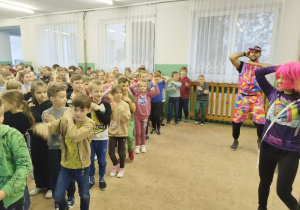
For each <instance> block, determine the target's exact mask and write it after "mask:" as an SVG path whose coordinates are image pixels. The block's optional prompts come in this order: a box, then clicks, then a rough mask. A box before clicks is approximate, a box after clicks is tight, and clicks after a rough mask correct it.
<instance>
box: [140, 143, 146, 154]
mask: <svg viewBox="0 0 300 210" xmlns="http://www.w3.org/2000/svg"><path fill="white" fill-rule="evenodd" d="M141 152H143V153H145V152H146V145H142V147H141Z"/></svg>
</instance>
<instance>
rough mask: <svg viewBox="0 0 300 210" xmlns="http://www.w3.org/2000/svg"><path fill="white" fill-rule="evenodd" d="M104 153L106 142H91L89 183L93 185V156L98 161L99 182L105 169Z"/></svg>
mask: <svg viewBox="0 0 300 210" xmlns="http://www.w3.org/2000/svg"><path fill="white" fill-rule="evenodd" d="M106 152H107V140H93V141H92V142H91V165H90V183H94V182H95V180H94V175H95V170H96V169H95V154H96V155H97V159H98V166H99V182H100V179H101V178H102V179H103V178H104V174H105V169H106Z"/></svg>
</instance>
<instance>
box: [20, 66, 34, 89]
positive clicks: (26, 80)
mask: <svg viewBox="0 0 300 210" xmlns="http://www.w3.org/2000/svg"><path fill="white" fill-rule="evenodd" d="M20 80H21V83H22V92H23V94H25V93H28V92H29V90H30V88H31V81H32V79H31V75H30V71H21V72H20Z"/></svg>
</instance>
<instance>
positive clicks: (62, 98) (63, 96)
mask: <svg viewBox="0 0 300 210" xmlns="http://www.w3.org/2000/svg"><path fill="white" fill-rule="evenodd" d="M50 100H51V101H52V103H53V105H55V106H57V107H61V106H65V105H66V103H67V92H66V91H60V92H58V93H57V94H56V96H55V97H50Z"/></svg>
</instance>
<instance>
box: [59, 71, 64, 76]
mask: <svg viewBox="0 0 300 210" xmlns="http://www.w3.org/2000/svg"><path fill="white" fill-rule="evenodd" d="M58 74H59V75H62V76H66V71H65V70H63V71H60V72H58Z"/></svg>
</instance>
